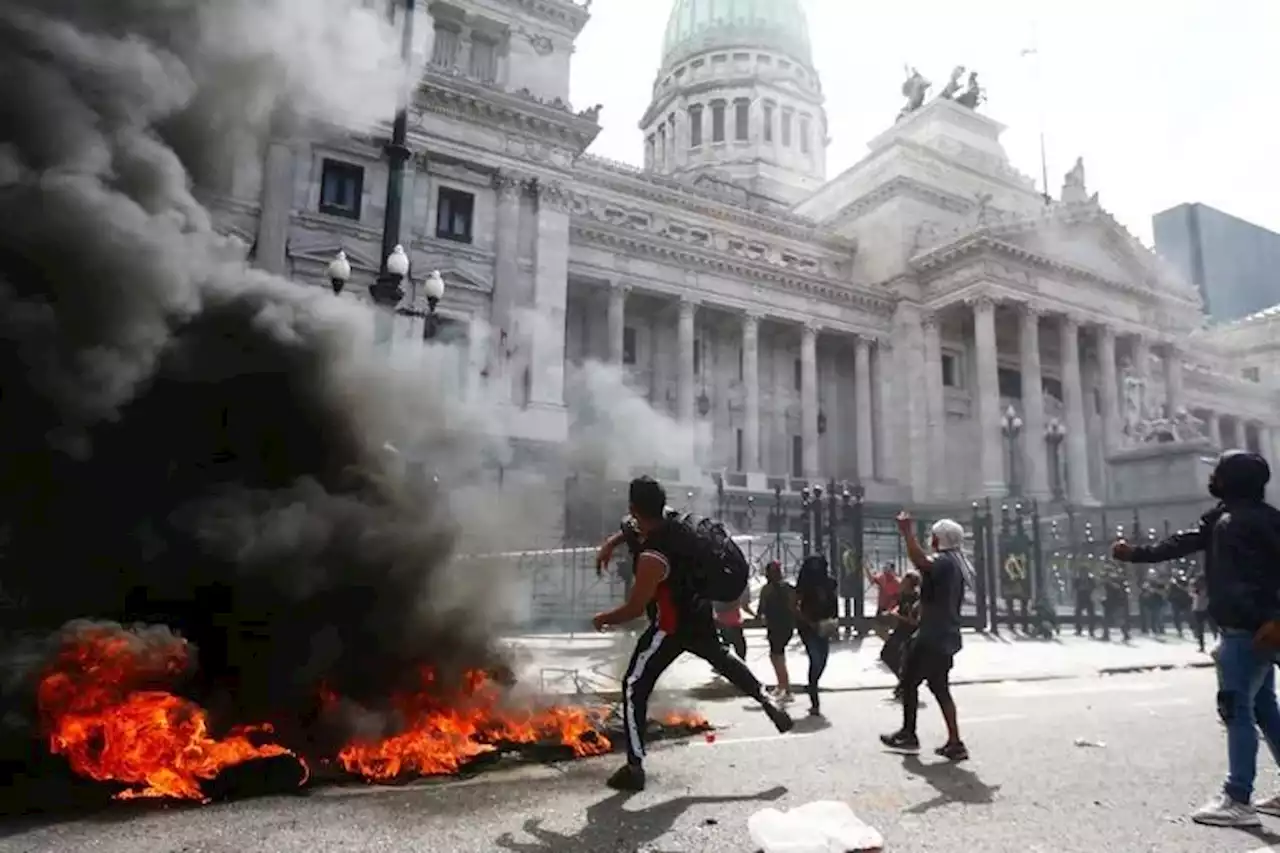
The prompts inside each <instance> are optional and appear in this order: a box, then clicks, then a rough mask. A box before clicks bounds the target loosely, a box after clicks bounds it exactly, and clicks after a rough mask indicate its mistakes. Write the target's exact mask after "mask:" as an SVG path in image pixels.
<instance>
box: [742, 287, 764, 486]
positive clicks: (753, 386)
mask: <svg viewBox="0 0 1280 853" xmlns="http://www.w3.org/2000/svg"><path fill="white" fill-rule="evenodd" d="M742 384H743V391H744V393H743V397H744V400H743V407H744V408H745V409H746V412H745V417H744V418H743V424H744V426H743V428H742V467H743V470H745V471H748V472H755V471H760V470H761V467H762V466H761V465H760V316H759V315H758V314H753V313H751V312H747V314H746V315H745V316H743V318H742Z"/></svg>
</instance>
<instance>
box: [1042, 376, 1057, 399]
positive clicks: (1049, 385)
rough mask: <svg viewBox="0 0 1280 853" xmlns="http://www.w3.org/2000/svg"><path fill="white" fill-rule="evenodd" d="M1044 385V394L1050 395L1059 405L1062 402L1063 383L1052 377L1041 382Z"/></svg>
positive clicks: (1047, 377)
mask: <svg viewBox="0 0 1280 853" xmlns="http://www.w3.org/2000/svg"><path fill="white" fill-rule="evenodd" d="M1041 382H1043V383H1044V393H1046V394H1048V395H1049V396H1050V397H1052V398H1053V399H1055V400H1057V401H1058V402H1059V403H1061V402H1062V383H1061V382H1059V381H1058V380H1057V379H1054V378H1053V377H1052V376H1046V377H1044V379H1042V380H1041Z"/></svg>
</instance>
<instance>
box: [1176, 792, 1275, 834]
mask: <svg viewBox="0 0 1280 853" xmlns="http://www.w3.org/2000/svg"><path fill="white" fill-rule="evenodd" d="M1191 819H1192V820H1193V821H1195V822H1196V823H1202V824H1204V825H1205V826H1232V827H1250V826H1262V819H1261V818H1259V817H1258V813H1257V811H1255V810H1254V808H1253V806H1250V805H1247V804H1245V803H1237V802H1236V801H1235V800H1233V799H1231V798H1230V797H1228V796H1227V795H1226V794H1219V795H1218V796H1216V797H1214V798H1213V799H1212V800H1210V801H1209V802H1207V803H1205V804H1204V805H1203V806H1201V807H1200V809H1199V810H1198V811H1196V812H1194V813H1193V814H1192V815H1191Z"/></svg>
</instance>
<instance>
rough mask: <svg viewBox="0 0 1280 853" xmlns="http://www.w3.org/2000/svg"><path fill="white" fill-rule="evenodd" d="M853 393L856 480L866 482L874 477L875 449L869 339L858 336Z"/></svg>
mask: <svg viewBox="0 0 1280 853" xmlns="http://www.w3.org/2000/svg"><path fill="white" fill-rule="evenodd" d="M853 395H854V405H855V406H856V407H857V409H856V411H855V412H854V422H855V424H856V427H855V429H856V435H855V439H854V442H855V446H856V448H857V451H858V467H857V469H856V470H857V472H858V480H859V481H861V482H864V483H865V482H867V481H868V480H872V479H874V478H875V472H876V455H875V453H876V449H875V444H874V441H875V439H874V438H873V437H872V435H873V432H874V427H873V426H872V423H873V422H872V409H871V341H870V340H869V339H868V338H864V337H859V338H858V340H857V343H856V345H855V351H854V362H853Z"/></svg>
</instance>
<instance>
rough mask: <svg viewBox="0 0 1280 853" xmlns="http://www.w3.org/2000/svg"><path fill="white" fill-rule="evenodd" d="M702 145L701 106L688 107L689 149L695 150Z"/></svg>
mask: <svg viewBox="0 0 1280 853" xmlns="http://www.w3.org/2000/svg"><path fill="white" fill-rule="evenodd" d="M701 144H702V105H701V104H694V105H693V106H692V107H689V147H690V148H697V147H698V146H699V145H701Z"/></svg>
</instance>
